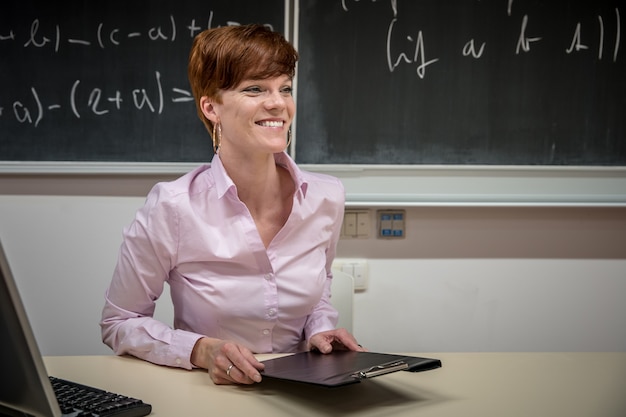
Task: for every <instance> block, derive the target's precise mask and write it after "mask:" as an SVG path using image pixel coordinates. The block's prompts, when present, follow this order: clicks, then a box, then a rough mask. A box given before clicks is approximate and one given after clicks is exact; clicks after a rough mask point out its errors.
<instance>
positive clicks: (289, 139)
mask: <svg viewBox="0 0 626 417" xmlns="http://www.w3.org/2000/svg"><path fill="white" fill-rule="evenodd" d="M290 144H291V128H289V130H288V131H287V146H285V149H289V145H290Z"/></svg>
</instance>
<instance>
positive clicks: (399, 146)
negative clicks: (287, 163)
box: [296, 0, 626, 166]
mask: <svg viewBox="0 0 626 417" xmlns="http://www.w3.org/2000/svg"><path fill="white" fill-rule="evenodd" d="M625 19H626V7H624V3H623V2H622V1H618V0H586V1H580V0H569V1H568V0H563V1H546V0H508V1H507V0H445V1H441V0H419V1H410V0H389V1H384V0H379V1H373V0H360V1H359V0H336V1H328V0H307V1H301V2H300V19H299V22H298V23H299V27H298V36H299V45H298V46H299V50H300V52H301V61H300V65H299V84H298V92H297V98H298V115H297V124H296V127H297V135H296V138H297V142H296V157H297V160H298V162H301V163H307V164H391V165H397V164H410V165H411V164H417V165H419V164H435V165H437V164H444V165H446V164H453V165H467V164H478V165H483V164H484V165H550V166H552V165H554V166H561V165H568V166H572V165H576V166H577V165H582V166H605V165H606V166H623V165H626V129H625V127H626V126H625V123H626V36H625V34H626V25H625V24H624V23H625Z"/></svg>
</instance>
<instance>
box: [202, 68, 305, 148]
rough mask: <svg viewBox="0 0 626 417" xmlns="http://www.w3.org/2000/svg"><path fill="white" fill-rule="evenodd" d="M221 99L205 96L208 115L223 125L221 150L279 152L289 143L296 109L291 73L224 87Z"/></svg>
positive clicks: (204, 104) (204, 107) (204, 106)
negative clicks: (212, 99)
mask: <svg viewBox="0 0 626 417" xmlns="http://www.w3.org/2000/svg"><path fill="white" fill-rule="evenodd" d="M221 99H222V102H221V103H216V102H215V101H211V100H209V99H205V98H203V100H205V101H204V102H203V104H202V108H203V110H204V112H205V115H206V116H207V117H208V118H209V119H210V120H211V121H212V122H214V123H215V122H218V123H220V124H221V127H222V141H221V144H220V152H229V153H230V152H233V151H235V152H238V153H241V152H243V153H250V152H251V153H276V152H281V151H283V150H284V149H285V147H286V146H287V142H286V140H287V131H288V130H289V126H290V125H291V121H292V120H293V116H294V113H295V103H294V100H293V95H292V80H291V78H290V77H289V76H287V75H282V76H279V77H276V78H267V79H262V80H244V81H243V82H241V83H240V84H239V85H237V86H236V87H234V88H232V89H230V90H225V91H222V93H221Z"/></svg>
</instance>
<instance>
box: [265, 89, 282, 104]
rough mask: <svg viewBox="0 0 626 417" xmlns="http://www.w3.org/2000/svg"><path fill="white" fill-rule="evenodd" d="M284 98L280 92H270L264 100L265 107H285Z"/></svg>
mask: <svg viewBox="0 0 626 417" xmlns="http://www.w3.org/2000/svg"><path fill="white" fill-rule="evenodd" d="M285 100H286V97H285V96H284V95H283V93H282V92H281V91H274V92H271V93H270V94H269V96H268V98H267V100H265V106H266V107H268V108H276V107H285V103H286V101H285Z"/></svg>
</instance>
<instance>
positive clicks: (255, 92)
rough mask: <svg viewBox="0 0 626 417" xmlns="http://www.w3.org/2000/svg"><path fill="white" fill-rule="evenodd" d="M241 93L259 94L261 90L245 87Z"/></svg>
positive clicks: (254, 87) (255, 87)
mask: <svg viewBox="0 0 626 417" xmlns="http://www.w3.org/2000/svg"><path fill="white" fill-rule="evenodd" d="M243 91H245V92H246V93H252V94H259V93H260V92H261V88H260V87H257V86H252V87H247V88H245V89H244V90H243Z"/></svg>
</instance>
